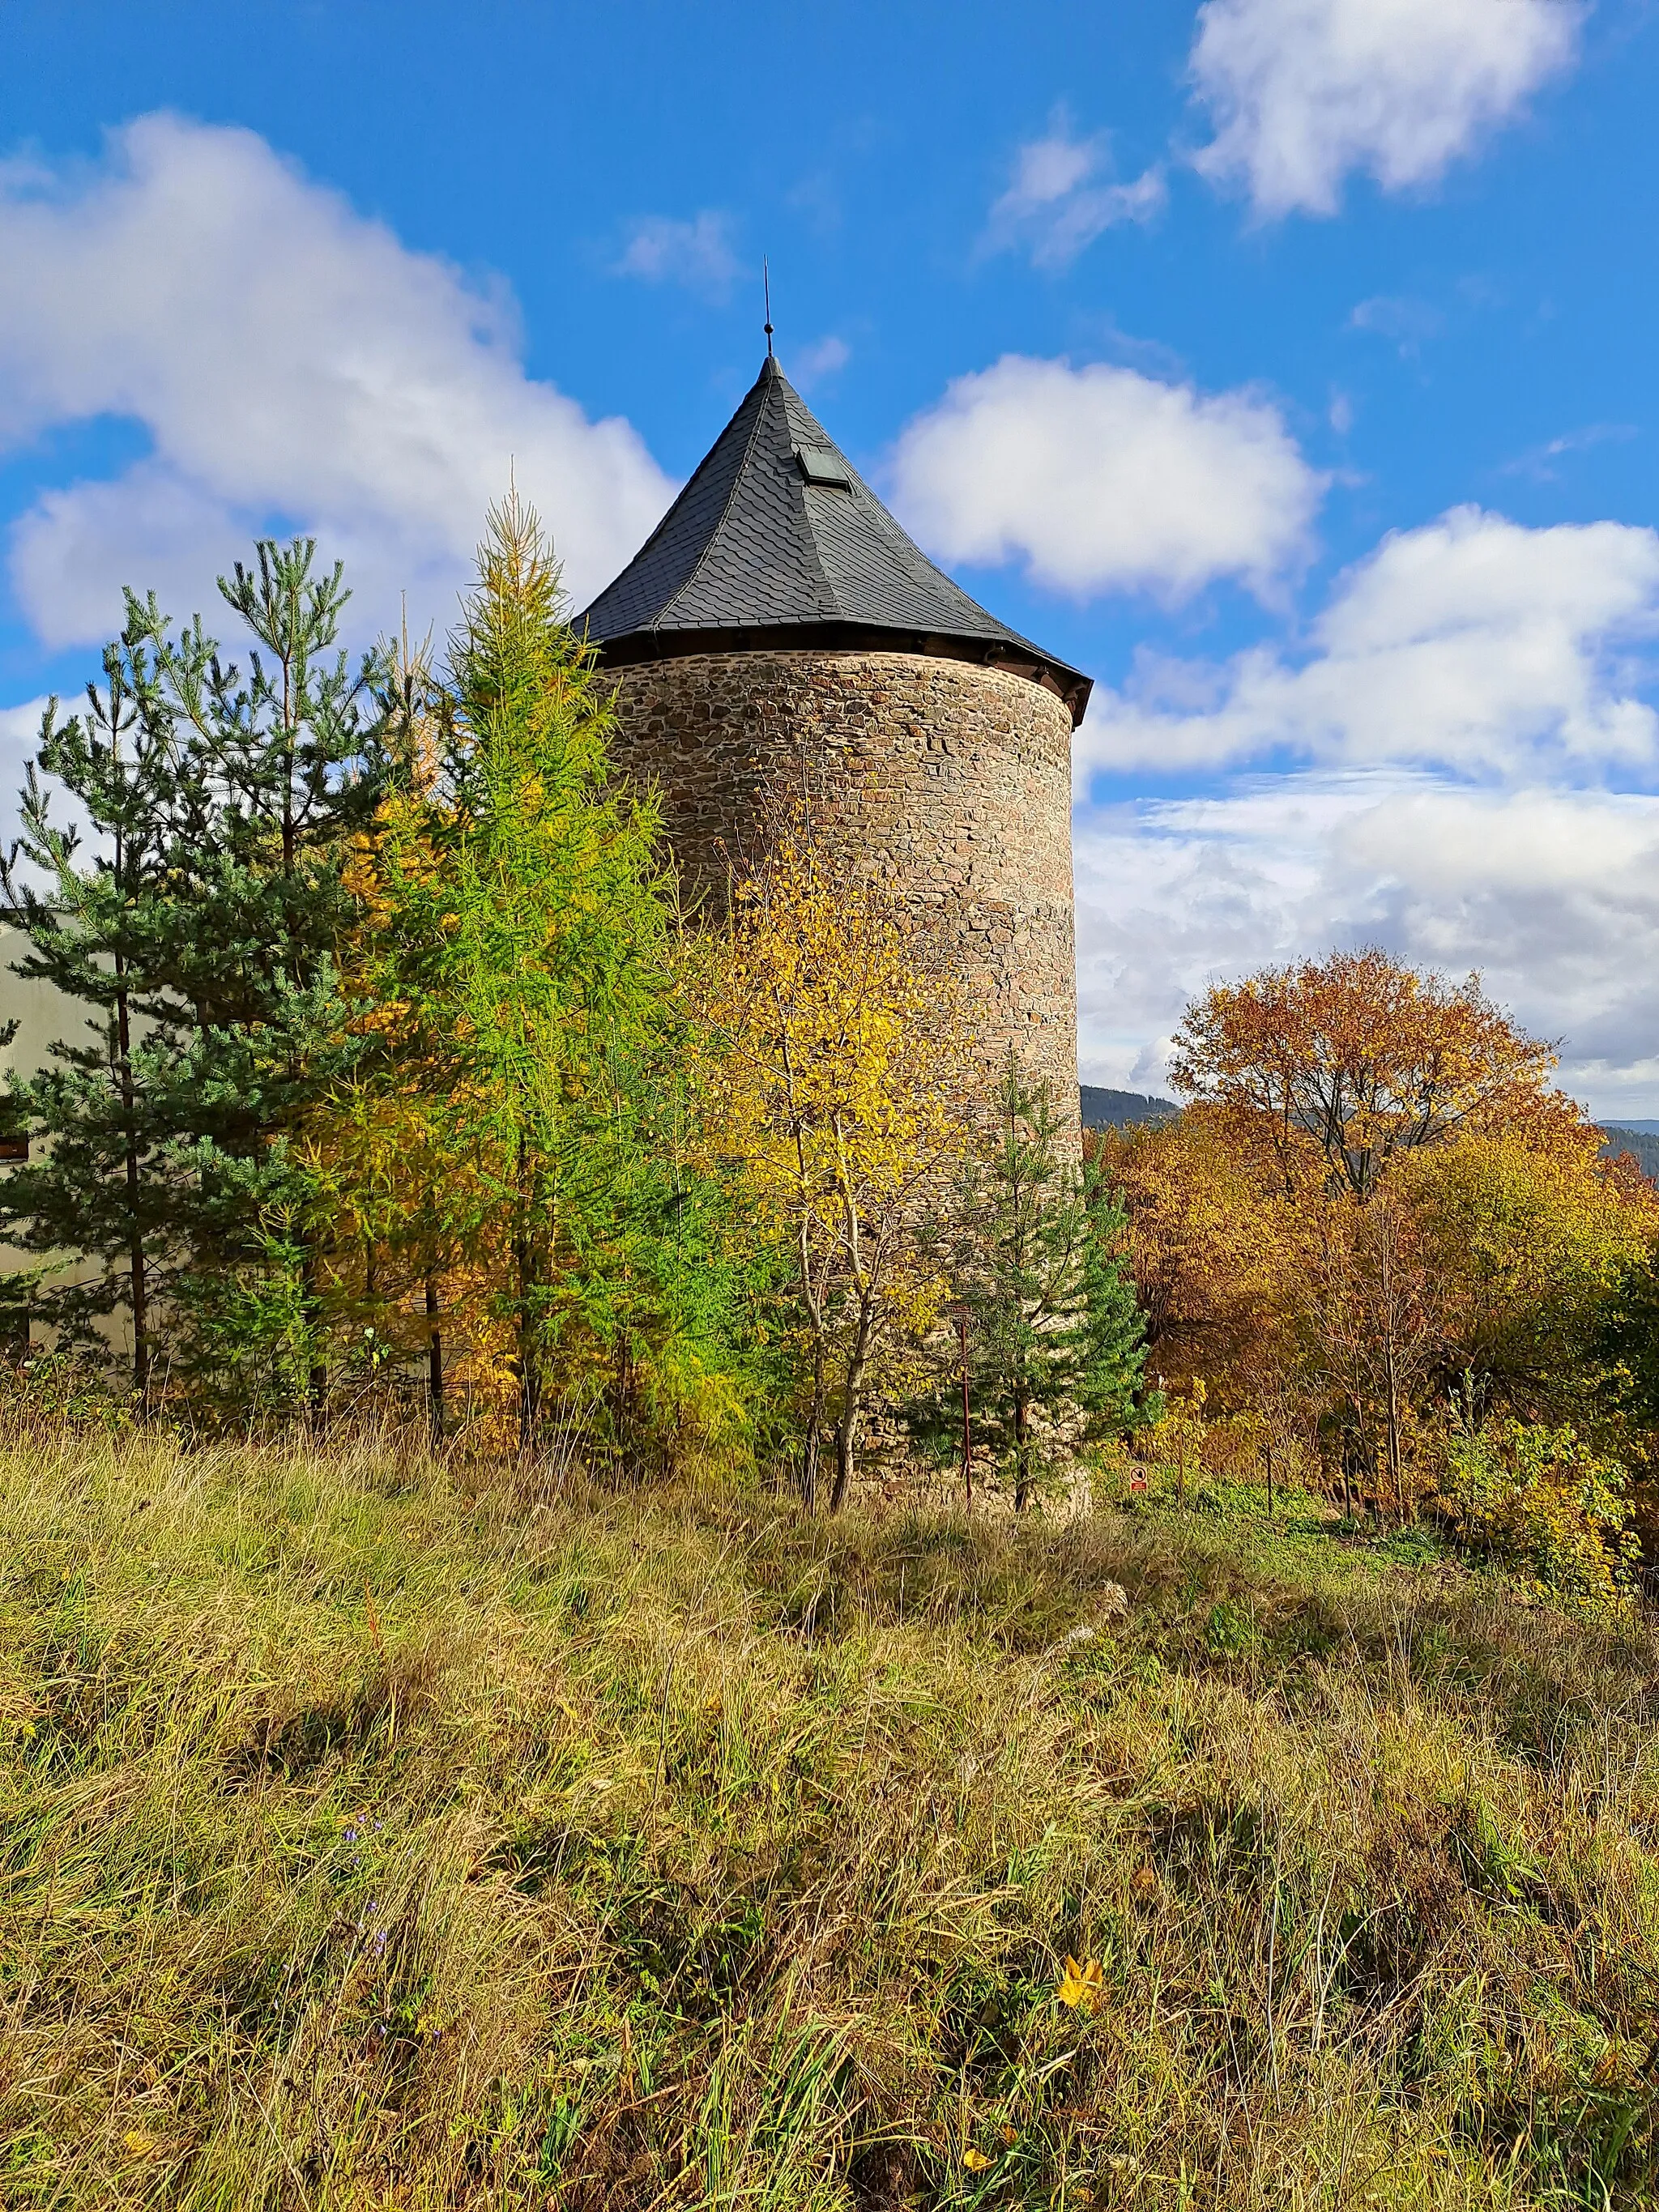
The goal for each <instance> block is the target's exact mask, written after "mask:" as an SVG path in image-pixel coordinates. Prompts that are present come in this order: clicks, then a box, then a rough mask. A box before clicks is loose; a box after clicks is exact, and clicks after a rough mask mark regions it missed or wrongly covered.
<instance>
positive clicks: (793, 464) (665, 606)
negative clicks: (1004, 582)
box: [576, 354, 1091, 723]
mask: <svg viewBox="0 0 1659 2212" xmlns="http://www.w3.org/2000/svg"><path fill="white" fill-rule="evenodd" d="M576 627H577V629H579V630H585V631H586V635H587V636H588V637H589V638H591V639H592V641H593V642H594V643H595V644H596V645H597V646H598V647H599V648H600V653H601V657H602V659H604V660H605V662H606V663H607V664H608V665H612V666H620V665H625V664H626V663H628V662H630V661H637V660H651V659H665V658H668V657H670V656H678V655H679V654H682V653H709V652H732V651H742V650H743V649H744V647H752V648H755V649H761V648H764V647H792V646H793V647H806V646H823V647H843V648H847V647H854V648H856V647H866V648H873V649H881V650H886V651H889V652H897V653H938V654H942V655H944V656H945V657H946V658H949V659H970V660H975V661H980V662H983V663H987V664H989V665H994V666H1001V667H1006V669H1007V670H1008V671H1010V673H1011V674H1014V675H1019V676H1024V677H1026V678H1030V680H1031V681H1032V682H1034V683H1037V684H1042V685H1043V686H1044V688H1045V689H1047V690H1051V691H1053V692H1054V693H1056V694H1057V695H1058V696H1059V697H1060V698H1061V699H1063V700H1064V701H1065V702H1066V706H1067V707H1068V708H1069V709H1070V710H1071V715H1072V720H1073V722H1074V723H1076V722H1079V721H1081V720H1082V719H1083V712H1084V708H1085V707H1086V706H1087V704H1088V700H1089V692H1090V690H1091V681H1090V678H1088V677H1086V676H1084V675H1082V674H1080V673H1079V671H1078V670H1076V669H1074V668H1070V667H1067V666H1066V665H1065V664H1064V663H1063V662H1061V661H1058V660H1055V659H1053V658H1052V657H1051V656H1050V655H1048V654H1047V653H1042V652H1041V651H1040V650H1039V648H1038V647H1036V646H1035V645H1033V644H1032V643H1031V641H1030V639H1029V638H1024V637H1021V636H1020V635H1019V634H1018V631H1016V630H1012V629H1008V627H1007V626H1006V623H1000V622H998V621H997V619H996V618H995V617H994V616H993V615H989V614H987V612H986V611H985V609H984V608H983V607H981V606H980V605H977V604H976V603H975V601H974V600H972V599H969V596H968V594H967V593H966V592H964V591H963V589H962V588H961V586H959V585H957V584H954V583H952V582H951V579H950V578H949V577H948V576H947V575H945V573H944V571H943V570H942V569H939V568H935V567H934V565H933V562H931V561H930V560H929V559H928V558H927V555H926V554H925V553H923V552H922V551H921V548H920V547H919V546H917V545H915V544H913V543H912V542H911V540H910V538H908V536H907V535H906V534H905V532H903V531H902V529H901V528H900V527H899V526H898V524H897V523H896V521H895V520H893V517H892V516H891V515H890V513H888V512H887V509H886V508H885V507H884V506H883V505H882V503H881V501H879V500H878V498H877V497H876V495H875V494H874V493H873V492H872V490H871V489H870V488H869V486H868V485H867V484H866V483H865V482H864V480H863V478H862V477H860V475H859V473H858V471H857V470H855V469H854V466H853V465H852V464H851V462H850V461H848V459H847V457H846V455H845V454H844V453H842V452H841V450H840V448H839V447H837V446H836V443H835V441H834V440H833V439H832V438H831V437H830V436H829V433H828V432H827V431H826V430H825V429H824V428H823V426H822V424H821V423H819V422H818V421H817V418H816V416H813V415H812V414H811V411H810V410H809V409H808V408H807V406H806V405H805V402H804V401H803V400H802V398H801V397H800V395H799V392H796V391H795V389H794V387H793V386H792V385H791V384H790V382H789V380H788V379H787V377H786V376H785V375H784V374H783V371H782V370H781V368H779V367H778V364H777V362H776V361H775V359H774V357H773V356H771V355H770V354H769V355H768V356H767V357H766V359H765V360H764V362H763V363H762V364H761V373H760V374H759V376H758V377H757V379H756V380H755V383H754V385H753V386H752V388H751V389H750V392H748V394H747V395H746V396H745V398H744V400H743V402H742V404H741V405H740V406H739V407H738V410H737V412H736V414H735V415H733V416H732V419H731V421H730V422H728V423H727V424H726V428H725V429H724V430H723V431H721V433H720V436H719V437H718V438H717V439H716V440H715V441H714V446H713V447H712V449H711V450H710V452H709V453H708V457H707V458H706V459H704V461H703V462H702V465H701V466H700V467H699V468H698V469H697V470H696V473H695V474H694V475H693V476H692V477H691V480H690V483H688V484H687V485H686V486H685V488H684V490H683V491H682V492H681V493H680V495H679V497H678V499H677V500H676V501H674V504H673V505H672V506H671V507H670V508H669V510H668V512H667V513H666V514H665V516H664V517H663V519H662V520H661V521H660V522H659V524H658V525H657V527H656V529H655V530H654V531H653V532H652V534H651V536H650V537H649V538H647V540H646V542H645V544H643V545H642V546H641V549H640V550H639V551H638V552H637V553H636V554H635V556H634V558H633V560H632V561H630V562H629V564H628V566H627V568H624V569H623V572H622V574H621V575H620V576H618V577H617V580H616V581H615V582H614V583H612V584H611V585H608V586H606V588H605V590H604V591H603V592H600V593H599V597H598V599H595V600H594V602H593V604H592V606H590V607H589V608H588V609H587V611H586V613H585V614H583V615H581V616H580V617H578V618H577V623H576Z"/></svg>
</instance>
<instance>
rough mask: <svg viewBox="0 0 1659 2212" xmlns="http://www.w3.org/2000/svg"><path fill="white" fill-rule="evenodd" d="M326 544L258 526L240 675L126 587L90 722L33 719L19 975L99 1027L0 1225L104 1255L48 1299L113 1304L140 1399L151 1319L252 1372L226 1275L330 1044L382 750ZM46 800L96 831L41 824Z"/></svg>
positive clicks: (68, 1319)
mask: <svg viewBox="0 0 1659 2212" xmlns="http://www.w3.org/2000/svg"><path fill="white" fill-rule="evenodd" d="M314 559H315V548H314V544H313V542H312V541H310V540H296V541H295V543H294V544H291V545H289V546H288V547H287V548H280V547H278V546H277V545H276V544H274V543H272V542H270V541H266V542H263V543H261V544H259V545H258V548H257V550H256V556H255V562H254V565H253V567H252V568H244V567H243V565H242V564H241V563H240V562H239V563H238V564H237V566H236V568H235V570H234V574H233V576H232V577H231V578H230V579H228V580H227V579H224V578H222V579H221V580H220V591H221V592H222V596H223V598H224V599H225V600H226V602H227V603H228V605H229V606H230V607H231V608H232V609H233V610H234V612H235V613H236V614H237V615H238V616H239V617H240V619H241V621H242V623H244V624H245V626H246V629H248V630H249V631H250V632H251V633H252V638H253V641H254V644H253V649H252V653H251V654H250V657H249V661H248V665H247V669H246V673H244V671H242V670H241V669H240V668H239V667H238V666H237V665H234V664H231V663H228V662H227V661H225V660H224V659H222V657H221V653H220V648H219V647H218V645H217V643H216V641H215V640H214V639H213V638H212V637H210V635H208V634H207V633H206V631H205V630H204V627H203V624H202V623H201V620H200V618H199V617H197V618H196V619H195V620H193V621H192V622H191V623H190V624H189V625H187V626H185V628H184V629H182V630H181V631H179V633H178V634H177V635H174V634H173V625H172V624H171V623H170V622H169V621H168V620H167V618H166V617H163V616H162V615H161V612H160V611H159V609H158V607H157V605H156V603H155V597H154V595H153V594H151V595H150V596H149V599H146V600H143V601H140V600H139V599H137V596H136V594H134V593H132V592H129V593H128V594H127V600H126V613H127V620H126V624H125V629H124V630H123V633H122V635H121V637H120V638H119V639H118V641H115V642H114V643H113V644H112V645H111V646H109V647H107V648H106V652H105V654H104V683H103V684H102V686H101V687H100V686H97V685H91V686H89V687H88V705H87V708H86V711H85V712H84V714H81V715H76V716H73V717H70V719H69V720H67V721H60V720H58V715H57V711H56V707H55V703H54V705H53V706H52V707H50V708H48V710H47V715H46V723H45V725H44V727H43V732H42V740H41V745H40V753H39V756H38V758H37V761H36V763H35V764H34V766H33V769H32V770H31V774H30V778H29V783H28V787H27V790H26V792H25V793H24V798H23V836H22V839H21V843H20V845H19V847H18V848H16V850H15V851H14V853H13V854H12V855H11V859H10V861H9V866H8V870H7V888H8V890H9V892H10V894H11V896H12V898H13V901H14V903H15V906H16V908H17V910H18V912H19V914H20V916H21V920H22V921H23V924H24V927H25V928H26V930H27V933H28V936H29V939H30V943H31V951H30V952H29V954H28V955H27V957H26V958H25V960H24V961H23V962H22V963H20V967H19V972H20V973H21V974H22V975H25V976H36V977H40V978H43V979H44V980H46V981H50V982H52V984H54V985H55V987H57V988H58V990H60V991H62V992H63V993H64V994H65V995H67V996H68V997H70V998H71V999H73V1000H79V1001H80V1002H81V1003H82V1005H84V1006H86V1007H87V1008H88V1027H89V1029H90V1030H91V1033H92V1035H91V1039H90V1041H75V1040H58V1041H57V1042H56V1043H55V1044H54V1046H53V1048H52V1055H51V1060H50V1062H49V1064H48V1066H46V1068H44V1069H43V1070H42V1071H41V1072H40V1073H39V1074H38V1075H36V1076H35V1077H33V1078H32V1079H27V1081H25V1082H22V1083H21V1084H14V1085H13V1086H12V1091H11V1098H10V1110H11V1112H12V1113H13V1114H14V1115H16V1116H17V1117H18V1118H19V1119H20V1120H21V1121H23V1122H24V1123H26V1125H27V1128H28V1131H29V1133H30V1135H31V1138H32V1139H34V1140H37V1141H40V1142H43V1143H44V1145H45V1147H46V1151H45V1153H44V1156H43V1157H42V1158H40V1161H39V1162H38V1163H35V1162H31V1164H30V1165H29V1166H28V1167H27V1169H24V1170H19V1171H17V1172H15V1173H14V1174H13V1176H11V1177H10V1178H9V1180H8V1182H7V1184H6V1186H5V1188H4V1190H3V1192H0V1219H3V1221H4V1223H5V1225H6V1226H7V1230H8V1233H9V1235H11V1236H12V1237H14V1239H15V1241H18V1242H20V1243H23V1244H24V1245H25V1246H26V1248H27V1249H33V1250H36V1251H41V1252H46V1251H52V1250H62V1249H67V1250H70V1251H72V1252H77V1253H84V1254H87V1255H90V1256H92V1257H94V1258H97V1259H100V1260H101V1261H103V1262H104V1263H105V1264H104V1272H103V1273H102V1275H101V1277H100V1279H97V1280H95V1281H94V1282H91V1283H88V1284H85V1285H79V1286H76V1287H68V1288H65V1287H59V1288H55V1289H49V1290H48V1291H46V1293H45V1294H44V1295H43V1296H42V1297H41V1298H40V1307H41V1310H42V1313H43V1316H44V1317H45V1318H46V1319H47V1320H48V1321H49V1322H52V1324H53V1325H54V1326H58V1327H60V1328H69V1329H70V1331H71V1332H75V1333H79V1334H82V1335H84V1334H86V1333H87V1331H88V1328H89V1327H90V1323H91V1321H92V1319H93V1317H94V1316H96V1315H98V1314H100V1313H108V1312H111V1311H113V1310H116V1309H118V1308H120V1307H125V1309H126V1310H128V1311H129V1312H130V1314H131V1318H132V1324H133V1338H134V1349H133V1379H134V1383H135V1386H136V1387H137V1389H139V1391H140V1392H141V1393H143V1392H144V1391H146V1390H147V1389H148V1388H149V1383H150V1380H151V1375H152V1371H153V1367H154V1362H155V1354H156V1350H157V1346H158V1342H159V1339H160V1335H161V1329H160V1328H158V1315H159V1314H160V1313H161V1312H162V1311H165V1314H166V1316H167V1321H166V1324H165V1327H166V1331H167V1334H168V1336H169V1338H170V1340H171V1341H170V1345H169V1355H170V1356H172V1355H173V1354H179V1355H182V1356H183V1357H184V1358H185V1359H186V1360H187V1361H189V1360H191V1359H193V1360H194V1361H195V1362H196V1363H197V1364H198V1365H201V1364H207V1365H218V1366H223V1365H224V1364H226V1363H227V1362H228V1363H229V1364H230V1365H231V1366H232V1367H235V1366H236V1365H238V1364H239V1363H240V1364H241V1365H243V1366H244V1367H246V1369H247V1370H248V1371H250V1372H252V1373H258V1371H259V1369H260V1365H261V1356H260V1355H259V1353H258V1348H257V1346H248V1345H246V1344H245V1343H243V1342H241V1341H240V1340H241V1338H242V1337H244V1336H245V1335H246V1323H247V1316H248V1315H249V1313H250V1312H251V1311H257V1310H259V1309H260V1307H261V1304H262V1302H261V1301H260V1300H259V1299H257V1298H256V1299H255V1300H254V1301H253V1302H252V1306H250V1304H249V1302H248V1300H247V1299H246V1297H244V1296H243V1295H242V1289H243V1287H244V1286H243V1285H241V1281H240V1278H241V1274H242V1273H243V1272H244V1271H246V1270H247V1269H248V1268H250V1267H251V1268H252V1270H253V1271H254V1273H255V1274H256V1275H257V1274H258V1272H259V1271H260V1267H261V1265H262V1261H263V1260H264V1258H265V1257H267V1256H268V1255H269V1254H270V1251H271V1250H272V1249H275V1247H274V1246H273V1240H272V1235H271V1225H272V1222H273V1220H276V1219H277V1218H283V1219H285V1220H287V1221H289V1222H290V1223H291V1222H292V1220H293V1219H294V1218H295V1217H296V1206H297V1192H296V1187H295V1175H296V1171H295V1165H294V1163H293V1162H292V1160H291V1158H289V1154H288V1152H287V1150H286V1144H285V1135H286V1132H287V1131H288V1130H289V1128H290V1127H293V1126H294V1124H295V1121H296V1120H297V1119H298V1117H299V1116H300V1115H301V1114H302V1113H303V1111H304V1109H305V1108H306V1106H307V1104H308V1103H309V1102H310V1101H311V1100H313V1098H314V1097H316V1095H317V1093H318V1091H319V1087H320V1086H321V1085H324V1084H325V1082H326V1081H327V1080H329V1079H330V1078H331V1074H332V1073H333V1071H334V1067H335V1065H336V1063H337V1059H338V1055H339V1054H340V1052H341V1050H342V1049H343V1048H344V1047H343V1031H342V1025H341V1023H340V1021H339V1018H338V1005H337V988H336V981H335V972H334V964H333V963H334V955H335V952H336V949H337V941H338V939H339V936H340V933H341V932H342V929H343V926H344V924H345V922H346V921H347V918H348V916H349V900H348V898H347V896H346V894H345V891H344V890H343V880H342V878H343V869H344V866H345V862H346V859H347V854H348V851H349V839H350V837H351V836H352V834H353V832H354V830H356V829H358V828H359V827H361V825H362V823H363V821H364V820H365V819H367V818H368V817H370V816H372V813H373V811H374V807H375V805H377V804H378V802H379V799H380V795H381V793H382V791H383V789H384V787H385V785H386V780H387V776H388V774H389V771H390V766H391V763H390V762H389V760H388V758H387V757H386V753H385V750H384V748H383V746H382V744H381V743H380V728H379V726H378V722H377V719H376V717H375V716H374V714H367V715H366V714H365V713H364V711H363V704H364V699H365V687H366V685H367V684H368V681H369V679H370V678H372V676H373V674H374V670H375V665H376V664H375V663H374V661H373V660H366V661H365V662H364V663H363V665H362V667H361V668H360V669H359V670H358V671H356V673H355V674H354V673H353V672H352V671H350V670H349V667H348V664H347V659H346V656H345V654H344V653H343V651H340V650H339V649H338V648H337V643H336V641H337V633H338V627H339V621H340V617H341V613H342V611H343V607H344V605H345V602H346V599H347V597H348V594H347V592H346V590H345V587H344V585H343V580H342V576H341V571H340V568H339V567H338V565H336V567H335V568H334V569H333V570H332V571H331V573H329V574H325V575H320V576H319V575H315V574H313V562H314ZM59 792H62V793H67V795H68V797H69V798H70V800H71V801H72V802H73V805H74V807H75V810H76V811H78V812H79V813H80V814H82V816H84V817H85V819H86V821H87V823H88V825H89V829H90V833H91V834H90V837H89V838H88V837H86V836H82V835H77V833H76V829H74V828H73V826H71V825H70V824H66V823H64V822H63V821H62V820H61V819H59V820H54V819H53V816H52V800H53V798H54V796H55V795H56V794H57V793H59ZM276 1246H280V1248H281V1249H283V1250H284V1251H288V1252H290V1253H293V1252H297V1257H296V1258H295V1265H296V1266H297V1267H298V1268H299V1270H300V1273H301V1278H302V1280H301V1307H302V1308H308V1305H309V1304H310V1303H311V1297H310V1292H309V1291H308V1289H307V1285H306V1283H305V1281H304V1280H303V1279H304V1278H305V1277H306V1276H307V1275H308V1273H309V1271H310V1262H309V1259H308V1256H307V1253H306V1251H305V1249H304V1247H303V1244H301V1245H300V1246H299V1247H297V1248H296V1247H294V1246H293V1243H292V1238H291V1237H289V1236H288V1235H287V1234H286V1232H285V1233H284V1235H283V1236H282V1237H277V1238H276ZM285 1264H286V1263H285ZM256 1334H257V1330H256ZM311 1380H312V1383H313V1389H315V1388H316V1387H317V1384H318V1381H319V1378H318V1377H317V1376H315V1375H314V1374H313V1376H312V1378H311Z"/></svg>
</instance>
